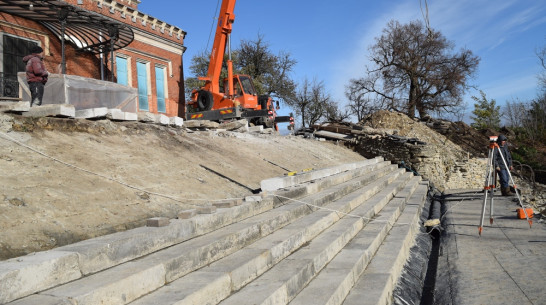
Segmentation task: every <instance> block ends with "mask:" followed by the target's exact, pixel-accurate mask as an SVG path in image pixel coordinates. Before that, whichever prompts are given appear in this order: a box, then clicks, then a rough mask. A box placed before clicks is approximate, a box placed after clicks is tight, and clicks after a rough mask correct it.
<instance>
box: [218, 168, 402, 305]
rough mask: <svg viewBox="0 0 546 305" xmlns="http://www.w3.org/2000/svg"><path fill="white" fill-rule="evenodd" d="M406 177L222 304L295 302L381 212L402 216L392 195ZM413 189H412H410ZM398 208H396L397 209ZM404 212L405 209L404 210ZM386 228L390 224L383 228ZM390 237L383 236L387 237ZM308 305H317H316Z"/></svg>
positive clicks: (378, 231)
mask: <svg viewBox="0 0 546 305" xmlns="http://www.w3.org/2000/svg"><path fill="white" fill-rule="evenodd" d="M409 179H410V175H409V174H405V175H403V176H402V177H400V178H399V179H397V180H396V181H395V182H393V183H391V184H390V185H389V186H388V187H386V188H384V189H383V191H381V192H379V193H377V194H376V195H375V196H373V197H372V198H370V199H368V200H367V201H366V202H364V203H363V204H361V205H360V206H358V207H356V208H355V209H354V210H353V211H352V212H351V213H350V215H346V216H344V217H343V219H341V220H340V221H338V222H337V223H336V224H335V225H333V226H331V227H330V228H328V229H327V230H325V231H324V232H323V233H321V235H319V236H318V237H317V238H315V239H313V240H312V241H311V242H310V243H309V245H306V246H304V247H302V248H301V249H299V250H298V251H296V252H295V253H293V254H292V255H290V256H288V257H287V258H286V259H285V260H283V261H282V262H280V263H279V264H278V265H276V266H275V267H273V268H272V269H271V270H269V271H268V272H266V273H265V274H264V275H262V276H261V277H259V278H258V279H257V280H255V281H253V282H252V283H250V284H248V285H247V286H245V287H244V288H243V289H241V290H240V291H238V292H237V293H235V294H234V295H232V296H230V297H229V298H227V299H226V300H224V301H223V302H221V303H220V304H222V305H230V304H243V303H245V300H246V303H245V304H287V303H288V302H289V301H290V300H292V299H293V298H294V297H295V296H296V295H297V294H298V293H299V292H300V291H301V290H302V289H303V288H304V287H305V286H306V285H308V284H309V282H311V281H312V280H313V278H314V277H315V276H316V275H317V274H318V273H319V272H320V271H321V269H323V267H324V266H325V265H326V264H328V263H329V262H330V261H331V260H332V259H333V258H334V257H336V256H337V255H339V251H341V250H342V249H343V248H344V247H345V245H346V244H347V243H348V242H349V241H350V240H352V239H353V238H354V237H355V236H356V235H357V234H360V233H359V232H360V231H361V230H362V229H363V228H364V229H366V228H367V223H368V222H369V220H370V219H372V218H374V217H375V215H376V214H377V212H378V211H381V213H383V214H388V215H391V217H394V219H395V218H396V217H397V216H398V214H399V212H397V211H399V210H400V208H401V207H400V202H398V201H393V200H390V199H391V198H392V195H393V194H395V193H397V192H398V191H399V190H400V189H402V188H403V187H404V186H405V185H406V183H407V182H408V180H409ZM409 187H410V188H411V186H409ZM393 206H394V207H393ZM402 208H403V207H402ZM383 225H384V226H386V225H387V224H383ZM372 229H373V230H369V229H368V231H369V232H370V234H372V232H373V233H374V234H380V233H381V231H380V230H378V229H377V228H376V227H374V226H373V227H372ZM385 234H386V233H383V234H382V235H379V238H382V237H384V235H385ZM306 304H316V303H315V302H311V303H306Z"/></svg>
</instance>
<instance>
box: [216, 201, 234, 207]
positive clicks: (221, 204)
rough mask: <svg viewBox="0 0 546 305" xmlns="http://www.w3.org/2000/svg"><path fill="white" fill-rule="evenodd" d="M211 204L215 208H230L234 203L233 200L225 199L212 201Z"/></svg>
mask: <svg viewBox="0 0 546 305" xmlns="http://www.w3.org/2000/svg"><path fill="white" fill-rule="evenodd" d="M212 205H213V206H215V207H217V208H231V207H234V206H235V205H236V204H235V201H234V200H231V199H226V200H220V201H214V202H213V203H212Z"/></svg>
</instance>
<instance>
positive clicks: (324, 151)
mask: <svg viewBox="0 0 546 305" xmlns="http://www.w3.org/2000/svg"><path fill="white" fill-rule="evenodd" d="M363 159H364V158H363V157H361V156H360V155H358V154H357V153H355V152H353V151H351V150H349V149H347V148H345V147H343V146H342V145H336V144H335V143H332V142H320V141H316V140H308V139H303V138H300V137H294V136H280V135H278V134H276V135H252V134H246V133H234V132H216V131H195V132H192V131H190V130H186V129H184V128H171V127H162V126H156V125H150V124H145V123H127V122H125V123H121V122H111V121H107V120H102V121H87V120H74V119H54V118H41V119H28V118H22V117H20V116H16V115H10V116H8V115H0V173H1V175H0V259H7V258H10V257H15V256H20V255H24V254H27V253H30V252H35V251H41V250H46V249H51V248H54V247H58V246H62V245H65V244H69V243H73V242H76V241H79V240H83V239H87V238H91V237H95V236H100V235H104V234H108V233H112V232H116V231H120V230H126V229H130V228H133V227H137V226H142V225H144V224H145V221H146V219H147V218H149V217H155V216H166V217H170V218H174V217H176V215H177V213H178V212H179V211H181V210H184V209H188V208H191V207H194V206H196V205H204V204H207V203H209V202H210V201H211V200H217V199H225V198H239V197H244V196H247V195H251V194H252V190H256V189H258V188H259V187H260V181H261V180H263V179H267V178H271V177H277V176H282V175H283V174H284V173H286V172H287V170H290V171H299V170H303V169H308V168H325V167H330V166H333V165H338V164H342V163H347V162H355V161H359V160H363ZM205 167H206V168H209V169H212V170H214V171H216V172H218V173H221V174H222V175H224V176H226V177H229V178H230V179H232V180H234V181H235V182H232V181H230V180H228V179H226V178H223V177H221V176H219V175H217V174H215V173H213V172H211V171H210V170H207V169H206V168H205Z"/></svg>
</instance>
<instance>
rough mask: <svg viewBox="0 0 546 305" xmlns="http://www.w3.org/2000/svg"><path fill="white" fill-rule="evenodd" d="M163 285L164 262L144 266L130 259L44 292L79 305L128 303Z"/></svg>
mask: <svg viewBox="0 0 546 305" xmlns="http://www.w3.org/2000/svg"><path fill="white" fill-rule="evenodd" d="M163 285H165V268H164V267H163V265H161V264H155V265H152V266H145V265H144V266H143V265H141V264H139V263H138V262H129V263H126V264H122V265H119V266H116V267H114V268H110V269H108V270H106V271H103V272H100V273H97V274H93V275H90V276H87V277H84V278H82V279H80V280H78V281H73V282H70V283H68V284H65V285H62V286H59V287H56V288H53V289H50V290H48V291H46V292H44V294H47V295H50V296H54V297H62V298H65V299H70V300H71V301H72V302H73V304H78V305H92V304H127V303H130V302H132V301H134V300H136V299H137V298H139V297H142V296H143V295H146V294H148V293H150V292H152V291H154V290H156V289H158V288H159V287H161V286H163Z"/></svg>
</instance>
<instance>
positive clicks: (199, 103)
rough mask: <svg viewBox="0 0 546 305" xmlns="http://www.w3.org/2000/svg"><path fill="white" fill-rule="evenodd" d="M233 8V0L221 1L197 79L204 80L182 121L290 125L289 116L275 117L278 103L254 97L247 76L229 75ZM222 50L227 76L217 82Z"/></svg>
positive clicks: (251, 84) (252, 87)
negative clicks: (203, 68)
mask: <svg viewBox="0 0 546 305" xmlns="http://www.w3.org/2000/svg"><path fill="white" fill-rule="evenodd" d="M234 8H235V0H223V1H222V6H221V9H220V15H219V17H218V26H217V28H216V34H215V36H214V44H213V46H212V51H211V54H210V62H209V67H208V72H207V76H205V77H199V78H198V79H199V80H203V81H205V85H204V86H203V87H201V88H200V89H198V90H194V91H193V92H192V94H191V97H190V101H189V102H188V111H187V115H186V119H188V120H211V121H218V122H223V121H228V120H235V119H242V118H244V119H247V120H248V121H249V123H251V124H253V125H256V126H257V125H263V126H264V127H266V128H270V127H272V128H275V129H276V130H278V128H277V123H282V122H288V123H290V124H293V118H291V117H290V116H277V110H279V102H278V101H276V102H274V101H273V99H271V97H270V96H267V95H258V93H257V92H256V89H255V87H254V83H253V81H252V79H251V77H250V76H248V75H239V74H236V75H234V74H233V62H232V60H231V29H232V25H233V22H234V21H235V15H234V14H233V10H234ZM226 49H227V55H228V56H227V61H226V63H227V74H228V76H227V78H225V79H223V81H222V82H220V74H221V72H222V64H223V61H224V55H225V53H226Z"/></svg>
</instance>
